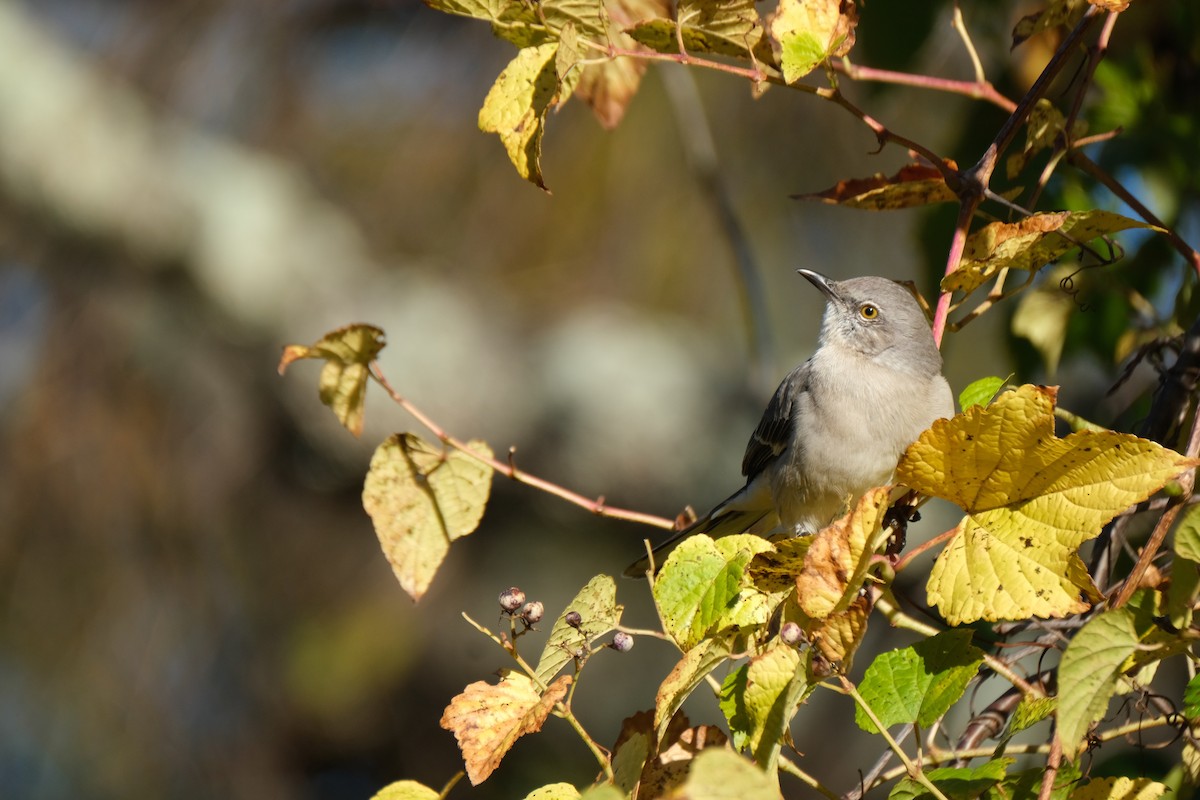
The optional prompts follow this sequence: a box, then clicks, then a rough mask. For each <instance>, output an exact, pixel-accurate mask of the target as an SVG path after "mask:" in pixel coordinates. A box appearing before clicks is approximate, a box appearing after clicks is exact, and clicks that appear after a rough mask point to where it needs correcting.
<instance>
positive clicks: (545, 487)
mask: <svg viewBox="0 0 1200 800" xmlns="http://www.w3.org/2000/svg"><path fill="white" fill-rule="evenodd" d="M371 377H373V378H374V379H375V381H376V382H377V383H378V384H379V385H380V386H382V387H383V390H384V391H385V392H387V393H388V395H389V396H390V397H391V398H392V400H393V401H394V402H395V403H396V404H397V405H399V406H400V407H401V408H403V409H404V410H405V411H407V412H408V413H409V414H411V415H412V416H413V417H414V418H416V420H417V422H420V423H421V424H422V425H424V426H425V427H426V428H428V429H429V431H430V432H431V433H432V434H433V435H434V436H436V437H437V438H438V440H439V441H441V442H442V443H443V444H445V445H447V446H449V447H453V448H454V449H455V450H457V451H459V452H460V453H462V454H463V455H466V456H470V457H471V458H473V459H475V460H476V461H479V462H481V463H483V464H487V465H488V466H489V467H491V468H492V469H493V470H495V471H496V472H498V473H500V474H501V475H504V476H506V477H509V478H512V479H513V480H514V481H516V482H517V483H523V484H525V485H526V486H532V487H533V488H535V489H541V490H542V491H543V492H546V493H548V494H552V495H554V496H555V497H558V498H561V499H563V500H566V501H567V502H568V503H573V504H575V505H577V506H579V507H580V508H585V509H587V510H588V511H590V512H592V513H593V514H595V515H596V516H600V517H611V518H612V519H623V520H626V521H627V522H637V523H640V524H642V525H652V526H654V527H656V528H664V529H666V530H673V529H674V528H675V521H674V520H670V519H666V518H665V517H659V516H656V515H654V514H646V513H644V512H641V511H631V510H629V509H625V508H616V507H614V506H609V505H606V504H605V503H604V498H599V499H596V500H592V499H590V498H587V497H584V496H583V495H581V494H577V493H575V492H572V491H571V490H570V489H566V488H564V487H562V486H559V485H558V484H556V483H551V482H550V481H547V480H544V479H542V478H539V477H537V476H536V475H530V474H529V473H528V472H525V471H524V470H521V469H518V468H517V466H516V465H515V464H514V463H512V452H513V451H509V463H507V464H506V463H504V462H502V461H497V460H496V459H495V458H492V457H491V456H486V455H484V454H483V453H480V452H478V451H477V450H475V449H473V448H472V447H471V446H470V445H468V444H467V443H466V442H464V441H462V440H461V439H457V438H455V437H453V436H451V435H450V434H448V433H446V431H445V430H444V429H443V428H442V427H441V426H440V425H438V424H437V423H436V422H434V421H433V419H432V418H430V417H429V416H428V415H427V414H426V413H425V412H423V411H421V409H419V408H417V407H416V406H415V405H413V404H412V403H411V402H409V401H408V400H407V399H405V398H404V397H402V396H401V395H400V394H399V393H398V392H397V391H396V390H395V389H393V388H392V385H391V384H390V383H388V380H387V377H386V376H384V374H383V370H382V369H380V367H379V362H377V361H372V362H371Z"/></svg>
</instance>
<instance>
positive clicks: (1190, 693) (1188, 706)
mask: <svg viewBox="0 0 1200 800" xmlns="http://www.w3.org/2000/svg"><path fill="white" fill-rule="evenodd" d="M1183 715H1184V716H1185V717H1187V718H1188V720H1189V721H1191V722H1195V721H1196V720H1200V675H1195V676H1193V677H1192V679H1191V680H1190V681H1188V684H1187V688H1186V689H1184V690H1183Z"/></svg>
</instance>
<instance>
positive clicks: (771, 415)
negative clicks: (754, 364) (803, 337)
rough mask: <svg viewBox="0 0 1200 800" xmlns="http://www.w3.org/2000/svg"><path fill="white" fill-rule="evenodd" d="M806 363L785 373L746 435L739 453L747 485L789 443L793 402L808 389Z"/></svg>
mask: <svg viewBox="0 0 1200 800" xmlns="http://www.w3.org/2000/svg"><path fill="white" fill-rule="evenodd" d="M810 363H811V360H810V361H805V362H804V363H803V364H801V365H800V366H798V367H796V368H795V369H794V370H792V371H791V372H790V373H788V375H787V377H786V378H784V379H783V382H782V383H780V384H779V388H778V389H776V390H775V394H774V395H772V396H771V402H770V403H768V404H767V409H766V411H764V412H763V415H762V419H761V420H759V422H758V427H757V428H755V429H754V433H752V434H751V435H750V441H749V442H748V443H747V444H746V454H745V455H744V456H742V474H743V475H745V476H746V483H747V484H749V483H750V482H752V481H753V480H754V479H755V477H757V476H758V474H759V473H760V472H762V471H763V470H764V469H766V468H767V466H768V465H770V464H771V462H773V461H774V460H775V459H777V458H779V456H780V455H781V454H782V453H783V451H784V450H786V449H787V448H788V445H790V444H791V442H792V438H793V437H794V436H795V433H796V413H795V412H796V402H797V400H798V399H799V398H800V395H801V394H802V393H804V392H805V391H807V390H808V375H809V364H810Z"/></svg>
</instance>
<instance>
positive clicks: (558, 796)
mask: <svg viewBox="0 0 1200 800" xmlns="http://www.w3.org/2000/svg"><path fill="white" fill-rule="evenodd" d="M525 800H579V790H578V789H576V788H575V787H574V786H572V785H571V784H569V783H549V784H546V785H545V786H542V787H539V788H537V789H534V790H533V791H532V792H530V793H529V794H527V795H525Z"/></svg>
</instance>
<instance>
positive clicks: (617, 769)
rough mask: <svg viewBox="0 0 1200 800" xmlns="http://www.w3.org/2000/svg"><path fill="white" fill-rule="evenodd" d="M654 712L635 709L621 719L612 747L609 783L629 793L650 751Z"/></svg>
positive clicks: (651, 749)
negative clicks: (635, 711) (632, 713)
mask: <svg viewBox="0 0 1200 800" xmlns="http://www.w3.org/2000/svg"><path fill="white" fill-rule="evenodd" d="M655 742H656V738H655V735H654V714H653V713H652V712H649V711H639V712H637V713H636V714H634V715H633V716H631V717H626V718H625V719H624V720H622V722H621V732H620V733H619V734H618V735H617V741H616V744H614V745H613V748H612V754H613V756H612V771H613V783H614V784H616V787H617V788H618V789H620V790H621V792H622V793H624V794H629V793H630V792H632V791H633V789H634V787H635V786H637V784H638V781H639V780H641V777H642V770H643V769H644V768H645V766H646V760H647V759H648V758H649V757H650V754H651V753H652V752H654V746H655Z"/></svg>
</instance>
